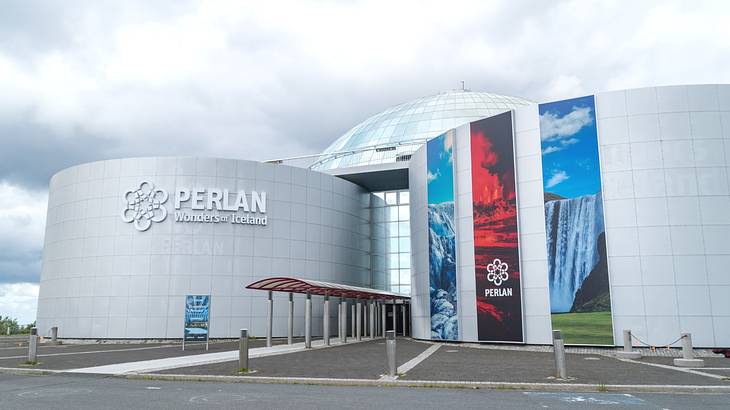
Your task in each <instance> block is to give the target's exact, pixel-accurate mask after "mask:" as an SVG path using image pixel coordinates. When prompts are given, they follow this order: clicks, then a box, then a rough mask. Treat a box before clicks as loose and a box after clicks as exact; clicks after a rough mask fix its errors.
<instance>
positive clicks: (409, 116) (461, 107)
mask: <svg viewBox="0 0 730 410" xmlns="http://www.w3.org/2000/svg"><path fill="white" fill-rule="evenodd" d="M528 104H532V102H531V101H529V100H525V99H523V98H519V97H510V96H504V95H499V94H493V93H486V92H474V91H468V90H464V91H462V90H459V91H451V92H446V93H441V94H436V95H432V96H428V97H423V98H419V99H416V100H413V101H410V102H406V103H403V104H399V105H395V106H393V107H390V108H388V109H386V110H385V111H383V112H380V113H378V114H375V115H373V116H371V117H370V118H368V119H366V120H365V121H363V122H361V123H360V124H358V125H356V126H354V127H353V128H352V129H350V130H349V131H347V132H346V133H345V134H344V135H343V136H341V137H340V138H338V139H337V140H336V141H335V142H333V143H332V144H331V145H330V146H329V147H327V149H325V150H324V151H323V152H322V154H321V156H320V157H319V158H318V159H317V161H316V162H315V163H314V164H312V166H311V169H316V170H326V169H337V168H347V167H354V166H361V165H374V164H383V163H389V162H396V161H398V160H401V159H408V158H409V155H410V154H411V153H413V152H414V151H416V150H417V149H418V147H420V146H421V145H422V144H424V143H425V142H426V141H428V140H429V139H431V138H433V137H436V136H438V135H440V134H442V133H443V132H445V131H448V130H449V129H452V128H456V127H458V126H459V125H462V124H465V123H468V122H471V121H475V120H478V119H480V118H484V117H489V116H492V115H496V114H499V113H502V112H505V111H507V110H510V109H513V108H516V107H519V106H523V105H528Z"/></svg>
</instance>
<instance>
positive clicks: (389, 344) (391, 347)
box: [385, 330, 396, 377]
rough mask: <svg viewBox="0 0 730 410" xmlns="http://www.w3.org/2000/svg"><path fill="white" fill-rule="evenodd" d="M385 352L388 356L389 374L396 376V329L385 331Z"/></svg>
mask: <svg viewBox="0 0 730 410" xmlns="http://www.w3.org/2000/svg"><path fill="white" fill-rule="evenodd" d="M385 354H386V356H387V357H388V376H390V377H395V373H396V367H395V330H388V331H387V332H385Z"/></svg>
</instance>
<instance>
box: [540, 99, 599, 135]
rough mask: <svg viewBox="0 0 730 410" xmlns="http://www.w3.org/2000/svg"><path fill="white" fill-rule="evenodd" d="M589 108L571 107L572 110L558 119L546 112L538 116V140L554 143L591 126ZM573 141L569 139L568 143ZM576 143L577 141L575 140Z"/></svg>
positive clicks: (552, 113) (591, 118) (591, 119)
mask: <svg viewBox="0 0 730 410" xmlns="http://www.w3.org/2000/svg"><path fill="white" fill-rule="evenodd" d="M591 111H592V110H591V108H590V107H573V110H572V111H570V112H569V113H567V114H565V115H564V116H562V117H559V116H558V115H557V114H556V113H554V112H550V111H548V112H546V113H544V114H542V115H541V116H540V138H541V139H542V140H543V141H555V140H557V139H560V138H565V137H570V136H572V135H575V134H576V133H578V131H580V130H581V128H583V127H585V126H587V125H591V124H593V116H592V115H591ZM572 140H575V138H571V139H570V140H569V141H572ZM575 141H576V142H577V140H575Z"/></svg>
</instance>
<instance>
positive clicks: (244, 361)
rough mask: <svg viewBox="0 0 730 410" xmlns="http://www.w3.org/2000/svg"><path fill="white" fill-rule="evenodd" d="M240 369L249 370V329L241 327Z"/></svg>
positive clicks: (239, 342) (239, 345)
mask: <svg viewBox="0 0 730 410" xmlns="http://www.w3.org/2000/svg"><path fill="white" fill-rule="evenodd" d="M238 371H248V329H241V335H240V336H239V338H238Z"/></svg>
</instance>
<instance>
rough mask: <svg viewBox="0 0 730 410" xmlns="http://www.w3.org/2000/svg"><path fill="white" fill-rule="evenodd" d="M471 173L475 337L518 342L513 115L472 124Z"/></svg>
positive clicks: (519, 311)
mask: <svg viewBox="0 0 730 410" xmlns="http://www.w3.org/2000/svg"><path fill="white" fill-rule="evenodd" d="M471 172H472V201H473V205H474V262H475V268H476V293H477V294H476V299H477V328H478V337H479V340H480V341H499V342H522V341H523V332H522V292H521V290H522V287H521V285H520V251H519V246H518V245H519V237H518V234H517V194H516V189H515V160H514V146H513V134H512V113H511V112H506V113H503V114H499V115H496V116H494V117H490V118H486V119H483V120H480V121H476V122H473V123H471Z"/></svg>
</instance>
